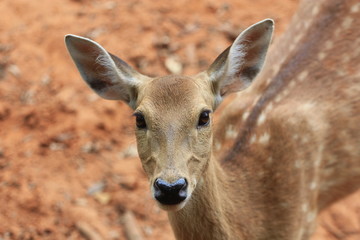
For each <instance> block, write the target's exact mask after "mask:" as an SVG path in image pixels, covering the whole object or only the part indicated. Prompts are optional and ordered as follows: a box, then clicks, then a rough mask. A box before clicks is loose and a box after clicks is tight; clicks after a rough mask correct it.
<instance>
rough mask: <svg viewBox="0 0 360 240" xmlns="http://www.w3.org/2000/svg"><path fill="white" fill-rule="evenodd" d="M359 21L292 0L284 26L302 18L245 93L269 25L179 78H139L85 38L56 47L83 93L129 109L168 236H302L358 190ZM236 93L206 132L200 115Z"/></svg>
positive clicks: (345, 5)
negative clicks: (295, 6) (293, 11)
mask: <svg viewBox="0 0 360 240" xmlns="http://www.w3.org/2000/svg"><path fill="white" fill-rule="evenodd" d="M309 14H310V15H309ZM359 15H360V6H359V3H357V1H355V0H354V1H351V0H349V1H328V0H326V1H325V0H322V1H311V0H306V1H303V3H302V5H301V7H300V10H299V12H298V13H297V16H295V18H294V20H293V23H292V25H293V26H296V24H297V22H298V21H299V19H308V20H307V22H303V24H302V25H303V26H297V27H293V28H290V29H289V31H288V32H287V33H286V34H285V35H284V36H283V37H281V38H280V39H279V40H278V44H277V45H275V46H274V47H273V49H272V52H271V54H270V55H269V58H268V61H267V64H266V65H265V67H264V70H263V71H262V73H261V74H260V75H259V76H258V77H257V79H256V81H254V83H253V84H252V85H251V87H250V88H247V87H248V86H249V85H250V83H251V81H252V80H253V79H254V78H255V76H256V75H257V73H258V72H259V71H260V69H261V68H262V65H263V62H264V58H265V55H266V51H267V48H268V45H269V42H270V39H271V34H272V28H273V23H272V21H271V20H264V21H262V22H259V23H258V24H255V25H253V26H251V27H250V28H248V29H247V30H245V31H244V32H243V33H242V34H241V35H240V36H239V37H238V38H237V39H236V40H235V41H234V43H233V45H232V46H231V47H229V48H228V49H226V50H225V51H224V52H223V53H222V54H221V55H220V56H219V57H218V58H217V59H216V60H215V62H214V63H213V64H212V65H211V66H210V67H209V69H208V70H207V71H204V72H202V73H199V74H198V75H195V76H189V77H185V76H165V77H159V78H149V77H147V76H144V75H141V74H140V73H138V72H136V71H135V70H133V69H132V68H131V67H129V66H128V65H127V64H126V63H124V62H123V61H122V60H121V59H118V58H117V57H115V56H114V55H112V54H110V53H108V52H106V50H105V49H103V48H102V47H101V46H100V45H99V44H97V43H96V42H93V41H91V40H89V39H85V38H82V37H77V36H73V35H68V36H67V37H66V44H67V47H68V50H69V52H70V54H71V56H72V58H73V60H74V62H75V63H76V65H77V67H78V69H79V71H80V73H81V75H82V77H83V78H84V80H85V81H86V82H87V84H88V85H89V86H90V87H91V88H92V89H93V90H94V91H95V92H97V93H98V94H99V95H100V96H102V97H104V98H107V99H115V100H122V101H125V102H126V103H128V104H129V106H130V107H132V108H133V109H134V111H135V112H134V115H135V117H136V125H137V130H136V137H137V142H138V152H139V156H140V159H141V161H142V164H143V168H144V170H145V172H146V174H147V176H148V178H149V181H150V186H151V191H152V194H153V196H154V198H155V199H156V200H157V203H158V204H159V206H160V207H161V208H162V209H164V210H167V211H168V215H169V220H170V222H171V225H172V228H173V230H174V233H175V236H176V238H177V239H184V240H185V239H194V240H195V239H196V240H202V239H204V240H205V239H214V240H218V239H240V240H245V239H291V240H293V239H295V240H297V239H299V240H301V239H303V240H304V239H308V238H309V237H310V235H311V233H312V231H313V229H314V226H315V221H316V216H317V213H318V212H319V211H320V210H322V209H323V208H325V207H327V206H328V205H329V204H331V203H332V202H334V201H335V200H337V199H339V198H341V197H343V196H345V195H347V194H349V193H351V192H353V191H355V190H356V189H358V188H360V147H359V146H360V131H359V128H360V124H359V123H360V114H359V113H360V51H359V50H358V49H360V30H359V27H358V26H360V22H359V21H360V20H359V19H360V18H359ZM329 26H332V27H331V28H330V27H329ZM302 27H305V29H304V30H301V28H302ZM341 36H344V38H345V40H346V41H344V39H341ZM352 49H354V51H352ZM331 53H338V54H331ZM340 53H341V54H340ZM345 59H347V60H346V61H347V62H346V61H345ZM350 61H351V63H352V64H349V62H350ZM341 62H344V64H342V65H341V64H340V63H341ZM245 88H247V89H246V90H245V91H243V92H241V93H239V94H238V95H237V96H236V98H235V99H234V100H233V101H232V102H231V103H230V104H228V105H227V106H226V107H225V109H223V110H222V112H221V115H220V116H219V119H218V122H219V123H221V124H219V129H218V130H217V132H216V133H215V134H213V131H212V127H213V126H212V122H213V116H212V113H213V112H214V111H215V110H216V109H217V107H218V105H219V104H220V102H221V101H222V99H223V98H224V97H225V96H226V95H228V94H229V93H231V92H236V91H240V90H243V89H245ZM213 140H214V142H213ZM219 149H220V150H221V152H220V151H219Z"/></svg>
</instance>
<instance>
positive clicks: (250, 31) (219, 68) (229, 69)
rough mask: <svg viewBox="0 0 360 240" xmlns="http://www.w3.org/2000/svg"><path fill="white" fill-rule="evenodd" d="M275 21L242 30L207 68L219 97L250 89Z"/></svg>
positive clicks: (262, 59)
mask: <svg viewBox="0 0 360 240" xmlns="http://www.w3.org/2000/svg"><path fill="white" fill-rule="evenodd" d="M273 26H274V22H273V21H272V20H271V19H265V20H263V21H261V22H258V23H256V24H254V25H252V26H251V27H249V28H247V29H246V30H245V31H243V32H242V33H241V34H240V35H239V36H238V37H237V38H236V39H235V41H234V43H233V44H232V45H231V46H230V47H228V48H227V49H226V50H225V51H224V52H223V53H221V54H220V55H219V56H218V57H217V59H216V60H215V61H214V62H213V64H212V65H211V66H210V67H209V69H208V70H207V74H208V75H209V78H210V81H211V82H212V84H213V86H214V90H215V92H216V94H217V97H220V98H221V97H222V96H224V95H227V94H229V93H231V92H237V91H240V90H243V89H245V88H247V87H248V86H249V85H250V84H251V82H252V80H253V79H254V78H255V77H256V75H257V74H258V73H259V72H260V70H261V68H262V66H263V64H264V60H265V56H266V53H267V50H268V47H269V44H270V41H271V36H272V33H273V28H274V27H273Z"/></svg>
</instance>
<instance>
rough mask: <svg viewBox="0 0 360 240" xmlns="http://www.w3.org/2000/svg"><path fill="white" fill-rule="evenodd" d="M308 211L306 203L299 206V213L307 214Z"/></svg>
mask: <svg viewBox="0 0 360 240" xmlns="http://www.w3.org/2000/svg"><path fill="white" fill-rule="evenodd" d="M308 209H309V205H308V204H307V203H303V204H302V205H301V211H303V212H307V211H308Z"/></svg>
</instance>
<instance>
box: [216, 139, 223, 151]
mask: <svg viewBox="0 0 360 240" xmlns="http://www.w3.org/2000/svg"><path fill="white" fill-rule="evenodd" d="M221 147H222V145H221V143H220V142H219V141H216V142H215V150H216V151H219V150H220V149H221Z"/></svg>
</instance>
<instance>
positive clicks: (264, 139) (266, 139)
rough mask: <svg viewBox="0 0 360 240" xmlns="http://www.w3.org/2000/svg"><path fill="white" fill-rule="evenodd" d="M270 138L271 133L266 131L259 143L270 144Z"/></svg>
mask: <svg viewBox="0 0 360 240" xmlns="http://www.w3.org/2000/svg"><path fill="white" fill-rule="evenodd" d="M269 140H270V135H269V134H268V133H267V132H266V133H264V134H263V135H261V136H260V137H259V143H260V144H264V145H265V144H268V143H269Z"/></svg>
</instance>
